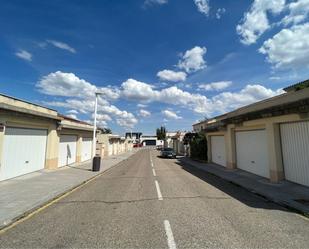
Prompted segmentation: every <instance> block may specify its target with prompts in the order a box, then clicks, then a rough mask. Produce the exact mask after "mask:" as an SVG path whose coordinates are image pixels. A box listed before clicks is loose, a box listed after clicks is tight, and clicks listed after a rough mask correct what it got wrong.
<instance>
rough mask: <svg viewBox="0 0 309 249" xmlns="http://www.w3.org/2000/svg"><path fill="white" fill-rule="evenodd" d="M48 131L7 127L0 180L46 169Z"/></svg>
mask: <svg viewBox="0 0 309 249" xmlns="http://www.w3.org/2000/svg"><path fill="white" fill-rule="evenodd" d="M46 141H47V130H41V129H24V128H13V127H6V129H5V133H4V144H3V151H2V153H3V154H2V155H3V159H2V165H1V167H0V180H5V179H9V178H13V177H16V176H20V175H24V174H27V173H30V172H34V171H37V170H40V169H43V168H44V165H45V152H46Z"/></svg>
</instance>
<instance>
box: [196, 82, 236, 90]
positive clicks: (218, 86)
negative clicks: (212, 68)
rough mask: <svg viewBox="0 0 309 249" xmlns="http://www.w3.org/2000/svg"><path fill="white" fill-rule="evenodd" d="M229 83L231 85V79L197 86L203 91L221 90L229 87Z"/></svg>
mask: <svg viewBox="0 0 309 249" xmlns="http://www.w3.org/2000/svg"><path fill="white" fill-rule="evenodd" d="M230 85H232V81H218V82H212V83H208V84H200V85H199V86H198V88H200V89H203V90H205V91H221V90H223V89H225V88H227V87H229V86H230Z"/></svg>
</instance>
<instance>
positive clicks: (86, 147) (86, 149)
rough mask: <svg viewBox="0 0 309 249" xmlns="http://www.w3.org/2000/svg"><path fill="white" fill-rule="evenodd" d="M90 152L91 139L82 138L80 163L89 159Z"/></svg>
mask: <svg viewBox="0 0 309 249" xmlns="http://www.w3.org/2000/svg"><path fill="white" fill-rule="evenodd" d="M91 151H92V138H87V137H84V138H83V142H82V162H84V161H87V160H90V159H91Z"/></svg>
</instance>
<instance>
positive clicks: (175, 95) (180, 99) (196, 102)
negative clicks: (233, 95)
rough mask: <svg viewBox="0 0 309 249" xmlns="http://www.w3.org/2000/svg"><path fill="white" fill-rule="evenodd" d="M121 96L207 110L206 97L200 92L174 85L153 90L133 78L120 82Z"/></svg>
mask: <svg viewBox="0 0 309 249" xmlns="http://www.w3.org/2000/svg"><path fill="white" fill-rule="evenodd" d="M121 96H122V97H124V98H126V99H129V100H137V101H144V102H154V101H156V102H162V103H167V104H172V105H181V106H184V107H187V108H189V109H192V110H193V111H195V112H197V113H205V112H207V102H208V99H207V98H206V97H205V96H202V95H200V94H191V93H189V92H186V91H183V90H181V89H179V88H178V87H176V86H172V87H169V88H164V89H162V90H160V91H159V90H155V89H153V86H152V85H150V84H147V83H144V82H140V81H137V80H134V79H128V80H127V81H125V82H124V83H122V89H121Z"/></svg>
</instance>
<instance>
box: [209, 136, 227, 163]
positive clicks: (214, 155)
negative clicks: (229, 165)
mask: <svg viewBox="0 0 309 249" xmlns="http://www.w3.org/2000/svg"><path fill="white" fill-rule="evenodd" d="M210 142H211V160H212V161H213V162H214V163H216V164H219V165H222V166H224V167H226V158H225V140H224V136H211V137H210Z"/></svg>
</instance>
